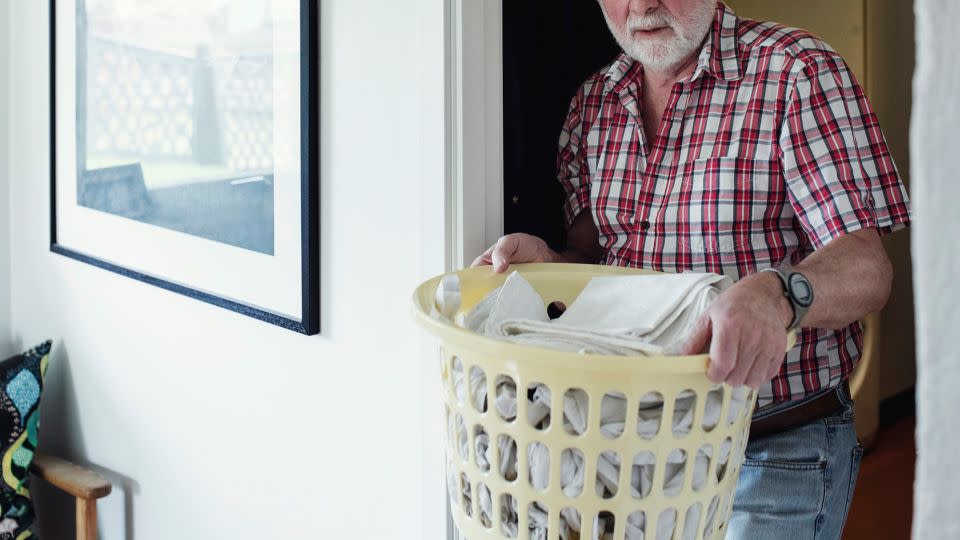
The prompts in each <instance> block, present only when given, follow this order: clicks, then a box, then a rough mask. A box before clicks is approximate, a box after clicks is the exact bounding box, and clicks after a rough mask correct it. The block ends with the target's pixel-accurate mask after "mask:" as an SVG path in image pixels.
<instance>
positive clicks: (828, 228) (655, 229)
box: [558, 2, 910, 406]
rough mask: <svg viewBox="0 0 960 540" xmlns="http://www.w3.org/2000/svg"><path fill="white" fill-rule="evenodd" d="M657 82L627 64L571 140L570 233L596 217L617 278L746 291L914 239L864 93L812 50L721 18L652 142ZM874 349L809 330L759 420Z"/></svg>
mask: <svg viewBox="0 0 960 540" xmlns="http://www.w3.org/2000/svg"><path fill="white" fill-rule="evenodd" d="M642 72H643V67H642V66H641V65H640V64H639V63H638V62H635V61H633V60H632V59H630V58H629V57H627V56H626V55H625V54H621V55H620V56H619V57H618V58H617V59H616V60H615V61H614V62H613V63H612V64H611V65H610V66H608V67H607V68H605V69H604V70H602V71H601V72H599V73H597V74H595V75H594V76H592V77H591V78H590V79H588V80H587V81H586V82H585V83H584V84H583V86H581V88H580V89H579V91H578V92H577V94H576V96H575V97H574V99H573V103H572V105H571V108H570V112H569V114H568V116H567V119H566V122H565V123H564V126H563V131H562V133H561V136H560V151H559V156H558V176H559V180H560V182H561V184H562V185H563V187H564V190H565V192H566V202H565V204H564V215H565V218H566V221H567V224H568V225H569V224H570V223H572V222H573V219H574V218H575V217H576V216H577V214H578V213H579V212H581V211H582V210H589V211H590V212H591V214H592V216H593V220H594V222H595V223H596V225H597V228H598V230H599V233H600V238H599V240H600V243H601V245H603V246H604V247H605V248H606V250H607V255H606V263H607V264H611V265H621V266H630V267H638V268H648V269H653V270H659V271H666V272H683V271H687V270H694V271H699V272H716V273H720V274H725V275H728V276H731V277H733V278H734V279H739V278H741V277H743V276H747V275H749V274H752V273H755V272H757V271H759V270H761V269H763V268H767V267H770V266H777V265H781V264H784V263H790V264H796V263H798V262H800V261H801V260H803V259H804V258H805V257H807V256H808V255H810V254H811V253H812V252H813V251H814V250H816V249H819V248H820V247H822V246H823V245H824V244H826V243H827V242H829V241H831V240H833V239H834V238H837V237H840V236H842V235H844V234H845V233H848V232H852V231H855V230H858V229H863V228H876V229H877V230H879V231H880V233H881V234H885V233H888V232H890V231H893V230H897V229H900V228H903V227H904V226H906V225H907V224H908V223H909V221H910V218H909V203H908V200H907V195H906V193H905V192H904V188H903V184H902V182H901V181H900V177H899V174H898V173H897V170H896V167H895V166H894V163H893V160H892V159H891V157H890V153H889V151H888V150H887V145H886V142H885V141H884V137H883V134H882V133H881V131H880V126H879V125H878V123H877V118H876V116H875V115H874V113H873V111H872V110H871V108H870V105H869V104H868V103H867V100H866V98H865V97H864V94H863V90H862V89H861V88H860V86H859V84H857V82H856V80H854V77H853V75H852V74H851V73H850V70H849V69H848V68H847V66H846V64H845V63H844V61H843V60H842V59H841V58H840V56H839V55H837V53H836V52H835V51H833V49H831V48H830V47H829V46H828V45H826V44H824V43H823V42H821V41H819V40H818V39H817V38H815V37H813V36H812V35H810V34H808V33H806V32H803V31H800V30H796V29H791V28H784V27H782V26H779V25H776V24H773V23H763V22H757V21H751V20H746V19H739V18H737V16H736V15H735V14H734V13H733V11H731V10H730V9H729V8H728V7H727V6H726V5H724V4H723V3H722V2H718V4H717V14H716V19H715V20H714V23H713V27H712V30H711V32H710V34H709V36H708V37H707V40H706V42H705V45H704V46H703V49H702V50H701V52H700V55H699V60H698V63H697V67H696V69H695V71H694V74H693V76H692V77H691V78H690V79H689V80H684V81H682V82H678V83H676V84H675V85H674V86H673V89H672V92H671V94H670V98H669V101H668V103H667V107H666V110H665V111H664V114H663V119H662V121H661V125H660V126H659V131H658V135H657V136H656V138H655V139H654V140H653V141H652V142H651V141H647V140H646V137H645V134H644V130H643V128H642V122H643V119H642V114H641V103H642V96H641V90H642V84H641V83H642V80H643V77H642ZM861 343H862V329H861V327H860V324H859V323H854V324H851V325H850V326H848V327H846V328H842V329H840V330H828V329H819V328H804V329H802V330H801V331H800V332H799V340H798V343H797V345H796V347H794V348H793V349H792V350H790V351H789V352H788V353H787V355H786V360H785V362H784V364H783V367H782V369H781V370H780V372H779V374H778V375H777V376H776V377H774V379H773V380H772V381H770V382H768V383H766V384H765V385H764V386H762V387H761V388H760V392H759V398H758V399H759V403H758V405H760V406H762V405H766V404H768V403H771V402H775V401H785V400H796V399H802V398H804V397H805V396H808V395H811V394H814V393H818V392H819V391H820V390H824V389H827V388H829V387H833V386H835V385H837V384H839V383H840V382H841V381H843V380H844V379H846V378H847V377H848V376H849V374H850V372H851V371H852V370H853V367H854V364H855V363H856V361H857V359H858V358H859V356H860V349H861Z"/></svg>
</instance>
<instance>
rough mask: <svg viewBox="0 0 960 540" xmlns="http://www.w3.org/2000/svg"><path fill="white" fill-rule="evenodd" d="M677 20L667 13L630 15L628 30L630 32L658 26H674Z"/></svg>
mask: <svg viewBox="0 0 960 540" xmlns="http://www.w3.org/2000/svg"><path fill="white" fill-rule="evenodd" d="M674 24H675V21H674V20H673V18H672V17H670V16H669V15H667V14H665V13H653V14H650V15H644V16H642V17H638V16H635V15H630V16H629V17H628V18H627V24H626V25H625V26H626V27H627V30H628V31H630V32H636V31H638V30H655V29H657V28H663V27H668V28H674Z"/></svg>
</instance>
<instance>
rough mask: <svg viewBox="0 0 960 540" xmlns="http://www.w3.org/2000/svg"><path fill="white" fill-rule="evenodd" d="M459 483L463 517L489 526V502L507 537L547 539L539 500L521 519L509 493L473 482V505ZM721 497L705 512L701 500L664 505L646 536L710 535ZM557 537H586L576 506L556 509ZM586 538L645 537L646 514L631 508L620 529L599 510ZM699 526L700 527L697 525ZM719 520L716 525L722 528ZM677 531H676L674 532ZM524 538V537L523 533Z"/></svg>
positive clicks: (610, 515) (662, 538)
mask: <svg viewBox="0 0 960 540" xmlns="http://www.w3.org/2000/svg"><path fill="white" fill-rule="evenodd" d="M461 478H462V481H461V485H462V486H464V487H462V488H461V495H460V496H461V498H462V504H463V509H464V513H465V514H466V515H467V517H469V518H472V517H473V515H476V516H477V519H478V520H479V521H480V523H481V525H482V526H483V527H484V528H486V529H491V528H492V527H493V524H494V519H495V517H494V515H493V513H492V509H493V502H494V500H496V502H497V503H498V504H499V511H500V531H501V533H502V534H503V535H504V536H505V537H507V538H517V537H518V536H519V533H520V530H521V526H522V529H523V530H527V531H529V535H530V536H529V537H530V538H536V539H542V538H551V537H550V531H549V529H548V525H549V523H550V515H549V514H550V512H549V508H548V507H547V506H546V505H545V504H544V503H542V502H540V501H533V502H531V503H529V504H528V505H527V507H526V515H525V516H524V517H525V519H524V520H523V521H522V522H521V520H520V512H519V508H518V501H517V499H516V498H515V497H514V496H513V495H512V494H511V493H503V494H500V495H499V497H496V498H495V497H494V495H493V494H492V493H491V491H490V489H489V488H488V487H487V486H486V485H484V484H483V483H478V484H477V491H476V503H477V504H476V508H474V507H473V505H472V504H471V502H472V500H471V492H470V487H469V482H468V481H467V479H466V476H465V475H463V476H462V477H461ZM721 503H722V499H721V497H720V496H719V495H716V496H714V497H713V498H712V500H711V501H710V505H709V507H708V508H707V512H706V515H704V513H703V503H702V502H699V501H698V502H694V503H693V504H692V505H690V506H689V507H687V508H686V509H685V510H684V509H683V508H682V507H681V508H679V509H678V508H666V509H664V510H662V511H661V512H660V513H659V515H658V517H657V523H656V533H657V534H656V536H655V537H653V536H652V537H650V538H651V539H654V538H655V539H656V540H667V539H675V540H681V539H683V540H685V539H690V538H695V537H696V535H697V534H698V533H701V532H702V534H703V538H711V533H713V532H714V524H715V523H716V522H717V518H718V512H720V509H721V507H722V504H721ZM680 511H683V512H684V521H683V525H682V530H681V529H680V527H678V523H677V516H678V515H679V512H680ZM559 518H560V519H559V522H560V523H559V525H560V538H568V539H573V538H587V537H586V536H582V534H583V530H582V529H583V523H582V515H581V513H580V510H579V509H577V508H576V507H572V506H570V507H565V508H563V509H562V510H561V511H560V516H559ZM591 522H592V523H591V527H590V529H591V531H592V533H591V535H590V536H589V537H590V538H595V539H598V540H608V539H610V538H626V539H628V540H632V539H639V538H645V533H646V532H647V525H648V523H647V519H646V513H645V512H644V511H643V510H635V511H633V512H631V513H630V514H629V515H627V516H626V519H625V522H624V523H623V524H622V525H623V527H622V529H620V530H618V528H617V526H616V524H617V516H616V515H614V514H613V513H612V512H609V511H601V512H599V513H597V514H595V515H593V518H592V520H591ZM701 525H702V527H701ZM722 527H723V524H722V523H721V525H720V527H719V528H722ZM678 533H679V534H678ZM524 537H526V536H524Z"/></svg>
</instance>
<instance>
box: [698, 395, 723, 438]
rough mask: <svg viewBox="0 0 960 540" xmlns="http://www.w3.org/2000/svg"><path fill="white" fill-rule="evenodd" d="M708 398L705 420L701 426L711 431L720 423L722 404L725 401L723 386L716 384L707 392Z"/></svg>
mask: <svg viewBox="0 0 960 540" xmlns="http://www.w3.org/2000/svg"><path fill="white" fill-rule="evenodd" d="M706 400H707V406H706V408H705V409H704V414H703V422H702V423H701V425H700V427H702V428H703V430H704V431H706V432H707V433H710V432H711V431H713V428H715V427H717V424H719V423H720V404H721V403H723V387H722V386H715V387H714V388H713V389H712V390H710V391H709V392H707V397H706Z"/></svg>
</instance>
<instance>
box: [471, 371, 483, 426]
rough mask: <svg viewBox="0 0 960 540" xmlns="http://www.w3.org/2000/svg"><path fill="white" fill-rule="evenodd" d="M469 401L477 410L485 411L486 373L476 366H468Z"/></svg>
mask: <svg viewBox="0 0 960 540" xmlns="http://www.w3.org/2000/svg"><path fill="white" fill-rule="evenodd" d="M470 403H472V404H473V408H474V409H476V410H477V412H479V413H481V414H482V413H485V412H487V374H486V373H485V372H484V371H483V370H482V369H480V368H479V367H477V366H473V367H472V368H470Z"/></svg>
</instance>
